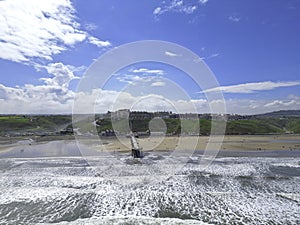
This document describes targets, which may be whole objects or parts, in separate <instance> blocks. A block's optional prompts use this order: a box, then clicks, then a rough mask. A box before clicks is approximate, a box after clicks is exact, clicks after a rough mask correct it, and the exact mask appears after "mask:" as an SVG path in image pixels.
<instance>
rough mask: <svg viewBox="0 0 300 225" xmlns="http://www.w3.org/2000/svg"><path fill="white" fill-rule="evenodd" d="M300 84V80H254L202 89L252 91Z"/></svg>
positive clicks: (230, 91)
mask: <svg viewBox="0 0 300 225" xmlns="http://www.w3.org/2000/svg"><path fill="white" fill-rule="evenodd" d="M298 85H300V81H286V82H272V81H265V82H255V83H245V84H237V85H230V86H220V87H216V88H211V89H207V90H204V91H203V93H208V92H218V91H222V92H224V93H245V94H247V93H254V92H257V91H266V90H272V89H275V88H279V87H291V86H298Z"/></svg>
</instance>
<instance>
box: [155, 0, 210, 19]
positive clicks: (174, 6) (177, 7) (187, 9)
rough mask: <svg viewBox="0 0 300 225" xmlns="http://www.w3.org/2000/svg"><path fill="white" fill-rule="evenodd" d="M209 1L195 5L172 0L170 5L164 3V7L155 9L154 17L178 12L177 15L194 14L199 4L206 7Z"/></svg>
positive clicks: (181, 0)
mask: <svg viewBox="0 0 300 225" xmlns="http://www.w3.org/2000/svg"><path fill="white" fill-rule="evenodd" d="M206 2H207V1H205V0H202V1H199V2H197V1H194V3H192V4H191V3H190V4H186V3H185V2H184V1H183V0H172V1H171V2H169V3H166V2H163V5H162V6H159V7H157V8H155V9H154V11H153V15H154V16H159V15H162V14H164V13H166V12H176V13H184V14H193V13H194V11H195V10H197V8H198V6H197V4H201V5H204V4H205V3H206Z"/></svg>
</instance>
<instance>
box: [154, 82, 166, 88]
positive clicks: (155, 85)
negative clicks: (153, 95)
mask: <svg viewBox="0 0 300 225" xmlns="http://www.w3.org/2000/svg"><path fill="white" fill-rule="evenodd" d="M165 85H166V83H165V82H162V81H156V82H153V83H152V84H151V86H152V87H163V86H165Z"/></svg>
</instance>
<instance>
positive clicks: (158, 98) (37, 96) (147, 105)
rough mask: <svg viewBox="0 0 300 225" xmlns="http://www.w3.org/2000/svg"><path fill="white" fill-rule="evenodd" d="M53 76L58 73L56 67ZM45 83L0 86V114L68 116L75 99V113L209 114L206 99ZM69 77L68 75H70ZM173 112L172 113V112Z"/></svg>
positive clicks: (286, 102) (285, 102)
mask: <svg viewBox="0 0 300 225" xmlns="http://www.w3.org/2000/svg"><path fill="white" fill-rule="evenodd" d="M52 67H54V68H55V69H54V72H53V73H54V74H57V73H58V70H59V69H57V67H56V66H52ZM62 74H65V76H66V78H65V79H64V80H65V82H66V83H67V82H68V81H69V80H70V74H69V72H67V71H65V70H64V69H62ZM60 76H61V75H57V76H55V75H54V76H53V78H52V79H54V81H52V82H47V83H45V84H44V85H36V86H34V85H24V86H23V87H6V86H4V85H1V84H0V105H1V109H0V113H2V114H6V113H7V114H8V113H21V114H22V113H45V114H51V113H72V107H73V103H74V99H75V96H77V99H78V97H79V98H80V100H81V101H80V102H79V101H78V102H77V104H76V105H77V108H76V109H77V110H76V112H77V113H79V112H80V113H94V111H92V112H89V111H86V110H87V109H91V108H92V109H95V111H96V112H107V110H110V111H114V110H118V109H122V108H132V107H133V108H134V109H135V110H148V111H157V110H168V111H173V112H175V111H177V112H181V113H185V112H195V110H197V112H199V113H209V112H210V108H209V105H208V102H207V100H206V99H185V100H182V99H177V100H174V99H173V100H172V99H170V98H167V97H165V96H164V95H162V94H161V95H158V94H149V93H148V94H139V95H132V94H130V93H128V92H126V91H123V92H118V91H112V90H101V89H94V90H92V91H90V92H86V93H84V92H79V93H74V92H73V91H71V90H69V89H67V88H65V87H67V86H68V85H64V84H65V82H60V81H56V80H55V79H56V78H57V77H60ZM71 77H72V76H71ZM225 103H226V108H227V112H228V113H238V114H259V113H265V112H270V111H277V110H281V109H300V97H299V96H289V97H288V98H286V99H270V100H266V99H227V100H226V102H225ZM223 104H224V102H222V101H220V100H214V101H212V102H211V106H213V108H214V109H216V113H217V112H222V106H223ZM174 109H176V110H174Z"/></svg>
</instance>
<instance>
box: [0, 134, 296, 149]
mask: <svg viewBox="0 0 300 225" xmlns="http://www.w3.org/2000/svg"><path fill="white" fill-rule="evenodd" d="M61 139H62V138H60V140H61ZM70 139H72V138H70V137H67V138H66V139H65V140H68V141H72V140H70ZM137 140H138V143H139V145H140V147H141V148H142V149H143V150H144V151H167V150H174V149H180V150H185V149H186V150H191V149H196V150H205V149H206V148H207V147H208V148H209V149H220V150H227V151H235V150H238V151H243V150H256V151H262V150H300V135H235V136H224V139H223V140H222V139H221V137H218V136H217V137H216V138H210V137H206V136H200V137H198V136H184V137H159V136H155V137H144V138H138V139H137ZM50 141H52V140H48V139H45V140H43V142H40V141H36V140H34V139H32V138H26V137H22V138H14V139H8V138H4V137H2V138H0V152H6V151H9V150H11V149H13V148H14V147H16V146H22V145H23V146H25V145H36V144H40V143H48V142H50ZM101 142H102V145H101V144H100V142H99V140H98V139H85V140H83V143H84V144H86V145H87V146H89V147H92V148H93V149H95V150H97V151H102V150H108V151H130V149H131V144H130V139H129V138H125V137H124V138H116V137H112V138H103V139H101Z"/></svg>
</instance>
